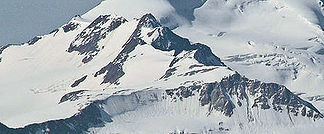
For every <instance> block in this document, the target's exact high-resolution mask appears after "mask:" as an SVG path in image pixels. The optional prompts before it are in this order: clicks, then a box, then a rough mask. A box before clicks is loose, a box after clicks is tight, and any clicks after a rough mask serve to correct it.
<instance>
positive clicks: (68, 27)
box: [63, 22, 80, 33]
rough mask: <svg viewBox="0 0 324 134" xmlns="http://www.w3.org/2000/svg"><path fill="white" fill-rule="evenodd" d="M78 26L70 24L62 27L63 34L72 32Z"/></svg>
mask: <svg viewBox="0 0 324 134" xmlns="http://www.w3.org/2000/svg"><path fill="white" fill-rule="evenodd" d="M79 25H80V24H78V23H74V22H70V23H69V24H66V25H64V26H63V31H64V32H65V33H67V32H70V31H73V30H75V29H77V28H78V26H79Z"/></svg>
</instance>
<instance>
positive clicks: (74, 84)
mask: <svg viewBox="0 0 324 134" xmlns="http://www.w3.org/2000/svg"><path fill="white" fill-rule="evenodd" d="M87 76H88V75H86V76H83V77H82V78H80V79H78V80H76V81H75V82H74V83H73V84H72V85H71V87H76V86H78V85H79V84H80V83H81V82H83V81H84V80H85V79H86V78H87Z"/></svg>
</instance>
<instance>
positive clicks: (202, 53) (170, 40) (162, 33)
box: [94, 14, 224, 84]
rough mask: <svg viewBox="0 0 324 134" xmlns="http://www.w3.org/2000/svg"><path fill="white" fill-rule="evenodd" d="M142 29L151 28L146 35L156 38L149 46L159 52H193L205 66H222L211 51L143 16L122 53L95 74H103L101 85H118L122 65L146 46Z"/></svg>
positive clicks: (147, 15) (150, 17)
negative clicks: (140, 46)
mask: <svg viewBox="0 0 324 134" xmlns="http://www.w3.org/2000/svg"><path fill="white" fill-rule="evenodd" d="M142 28H151V29H153V31H151V32H149V33H148V36H149V37H151V36H152V35H153V34H154V33H155V32H157V33H156V34H155V35H157V36H156V38H154V40H152V43H151V45H152V46H153V47H154V48H155V49H158V50H161V51H173V50H174V51H175V52H174V56H177V55H179V54H180V53H181V52H183V51H195V50H196V52H195V56H194V58H195V59H196V60H197V61H198V62H200V63H202V64H204V65H207V66H224V64H223V63H222V62H221V61H220V59H219V58H218V57H217V56H215V55H214V54H213V53H212V52H211V50H210V49H209V48H208V47H207V46H205V45H202V44H191V43H190V42H189V40H188V39H185V38H182V37H180V36H178V35H176V34H174V33H173V32H172V31H171V30H170V29H169V28H167V27H163V26H161V24H160V23H159V22H158V21H157V20H156V18H155V17H154V16H153V15H152V14H146V15H144V16H143V17H142V18H141V19H140V20H139V22H138V24H137V27H136V29H135V30H134V32H133V33H132V35H131V36H130V37H129V39H128V40H127V42H126V43H125V44H124V45H123V49H122V51H121V52H120V53H119V54H118V55H117V57H116V58H115V59H114V60H113V61H112V62H110V63H109V64H108V65H106V66H104V67H102V68H101V69H100V70H99V71H97V72H96V73H95V75H94V76H95V77H97V76H99V75H102V74H105V76H104V80H103V82H102V84H103V83H110V84H118V82H117V81H118V79H119V78H121V77H122V76H123V75H124V74H125V72H124V71H123V64H124V62H125V61H126V60H127V58H128V57H129V53H130V52H132V51H133V50H134V49H135V48H136V46H138V45H144V44H147V43H146V42H145V41H144V40H143V39H142V36H141V31H142ZM181 58H182V57H176V58H175V59H174V60H173V61H172V62H171V63H170V67H172V66H173V64H175V63H176V62H178V61H179V60H177V59H181Z"/></svg>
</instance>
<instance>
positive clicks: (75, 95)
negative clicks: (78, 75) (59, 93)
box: [59, 90, 86, 104]
mask: <svg viewBox="0 0 324 134" xmlns="http://www.w3.org/2000/svg"><path fill="white" fill-rule="evenodd" d="M85 91H86V90H80V91H74V92H71V93H68V94H65V95H64V96H63V97H62V98H61V100H60V102H59V104H60V103H63V102H66V101H68V100H69V101H76V100H78V99H79V98H80V97H81V96H82V95H83V93H84V92H85Z"/></svg>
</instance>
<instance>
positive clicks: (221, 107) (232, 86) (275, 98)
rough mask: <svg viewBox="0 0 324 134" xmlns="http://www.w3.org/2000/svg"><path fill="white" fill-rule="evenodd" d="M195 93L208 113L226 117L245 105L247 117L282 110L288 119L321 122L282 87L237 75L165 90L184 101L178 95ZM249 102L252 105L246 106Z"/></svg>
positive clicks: (316, 113) (306, 104)
mask: <svg viewBox="0 0 324 134" xmlns="http://www.w3.org/2000/svg"><path fill="white" fill-rule="evenodd" d="M195 87H197V86H195ZM188 89H190V91H188ZM195 91H197V93H199V95H200V99H199V100H200V103H201V105H202V106H205V105H209V108H210V111H212V110H216V111H221V112H223V113H224V115H226V116H229V117H230V116H231V115H233V114H234V109H235V108H237V107H242V106H243V104H242V103H243V102H245V104H247V105H246V107H247V110H248V111H247V114H250V113H249V111H251V109H252V108H260V109H262V110H275V111H277V112H283V110H284V109H286V111H287V112H288V114H289V115H290V114H291V115H294V116H300V115H301V116H307V117H309V118H312V119H314V120H315V119H319V118H324V116H323V115H322V114H321V113H320V112H319V111H318V110H317V109H316V108H315V107H314V106H313V105H312V104H311V103H309V102H307V101H305V100H303V99H301V98H299V97H298V96H297V95H295V94H293V93H292V92H290V91H289V90H288V89H287V88H286V87H284V86H282V85H278V84H275V83H263V82H261V81H257V80H249V79H247V78H245V77H242V76H241V75H239V74H237V73H236V74H234V75H232V76H229V77H227V78H224V79H222V80H221V81H220V82H214V83H208V84H204V85H203V86H201V87H199V88H193V87H192V86H189V87H181V88H177V89H173V90H167V94H168V95H170V96H173V97H174V95H177V96H180V97H184V98H187V97H188V95H187V94H185V95H183V94H181V92H189V96H192V95H194V93H193V92H195ZM234 98H237V99H234ZM251 99H253V101H252V102H253V103H252V104H249V102H250V101H249V100H251ZM248 116H249V115H248Z"/></svg>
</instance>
